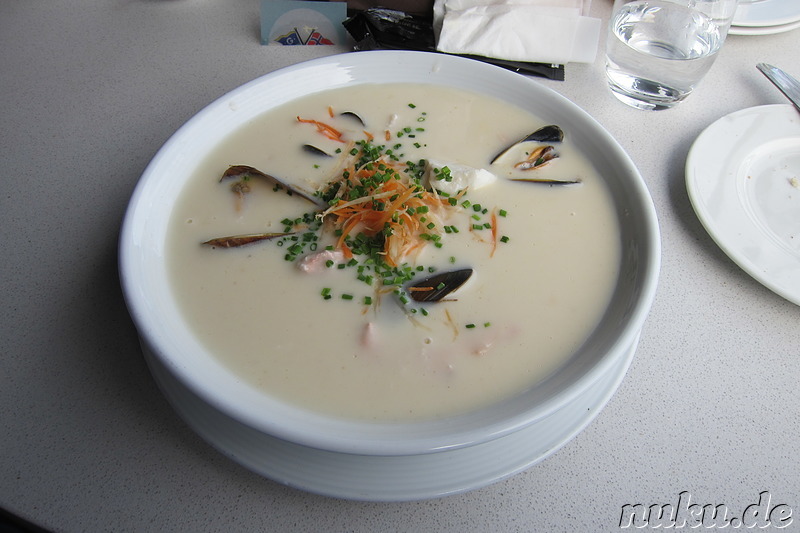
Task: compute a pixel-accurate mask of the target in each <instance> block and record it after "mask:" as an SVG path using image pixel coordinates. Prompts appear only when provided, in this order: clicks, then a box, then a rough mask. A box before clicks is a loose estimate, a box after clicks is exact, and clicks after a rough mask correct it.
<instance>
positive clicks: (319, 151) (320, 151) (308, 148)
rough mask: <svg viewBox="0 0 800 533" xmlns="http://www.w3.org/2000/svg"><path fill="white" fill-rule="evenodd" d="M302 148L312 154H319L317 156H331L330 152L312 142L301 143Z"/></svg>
mask: <svg viewBox="0 0 800 533" xmlns="http://www.w3.org/2000/svg"><path fill="white" fill-rule="evenodd" d="M303 150H304V151H306V152H308V153H309V154H312V155H319V156H322V157H333V156H332V155H331V154H329V153H328V152H326V151H325V150H323V149H321V148H317V147H316V146H314V145H313V144H304V145H303Z"/></svg>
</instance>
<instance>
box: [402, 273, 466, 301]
mask: <svg viewBox="0 0 800 533" xmlns="http://www.w3.org/2000/svg"><path fill="white" fill-rule="evenodd" d="M470 276H472V269H471V268H462V269H460V270H451V271H449V272H441V273H439V274H434V275H433V276H430V277H428V278H425V279H424V280H422V281H418V282H416V283H412V284H410V285H407V286H406V291H407V292H408V294H409V296H411V298H412V299H413V300H415V301H417V302H438V301H440V300H442V299H443V298H445V297H446V296H447V295H449V294H450V293H452V292H454V291H455V290H456V289H458V288H459V287H461V286H462V285H463V284H464V283H466V281H467V280H468V279H469V278H470ZM440 285H441V287H440Z"/></svg>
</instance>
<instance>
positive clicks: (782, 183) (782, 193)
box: [686, 104, 800, 305]
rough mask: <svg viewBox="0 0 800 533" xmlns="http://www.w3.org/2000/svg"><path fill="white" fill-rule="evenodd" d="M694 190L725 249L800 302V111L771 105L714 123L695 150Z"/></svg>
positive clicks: (689, 179)
mask: <svg viewBox="0 0 800 533" xmlns="http://www.w3.org/2000/svg"><path fill="white" fill-rule="evenodd" d="M686 188H687V190H688V193H689V198H690V199H691V201H692V205H693V206H694V209H695V212H696V213H697V216H698V217H699V218H700V221H701V222H702V223H703V225H704V226H705V228H706V230H708V232H709V233H710V234H711V237H712V238H713V239H714V240H715V241H716V242H717V244H718V245H719V246H720V248H722V249H723V250H724V251H725V253H727V254H728V256H730V258H731V259H733V260H734V261H735V262H736V263H737V264H738V265H739V266H740V267H742V268H743V269H744V270H745V271H746V272H747V273H749V274H750V275H751V276H753V277H754V278H755V279H757V280H758V281H759V282H761V283H762V284H764V285H765V286H766V287H768V288H770V289H772V290H773V291H775V292H776V293H778V294H779V295H781V296H783V297H784V298H786V299H787V300H789V301H791V302H793V303H795V304H798V305H800V113H798V112H797V110H796V109H795V108H794V107H792V106H790V105H783V104H779V105H767V106H758V107H752V108H749V109H743V110H741V111H737V112H735V113H731V114H730V115H728V116H726V117H723V118H721V119H719V120H718V121H716V122H714V123H713V124H712V125H711V126H709V127H708V128H706V130H705V131H703V133H701V134H700V136H699V137H698V138H697V140H696V141H695V143H694V145H693V146H692V148H691V150H690V151H689V157H688V158H687V161H686Z"/></svg>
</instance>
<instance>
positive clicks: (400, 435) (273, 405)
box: [118, 51, 661, 455]
mask: <svg viewBox="0 0 800 533" xmlns="http://www.w3.org/2000/svg"><path fill="white" fill-rule="evenodd" d="M375 65H380V66H381V68H380V69H379V71H380V72H379V73H376V74H375V75H376V76H380V75H382V74H381V73H383V74H386V75H388V76H389V77H391V76H394V77H395V79H390V80H388V81H389V82H398V81H403V80H400V79H397V77H398V76H399V75H400V74H404V75H409V74H413V75H414V76H416V79H419V80H424V81H423V83H433V84H442V85H449V86H457V85H456V83H462V84H467V85H472V86H468V87H465V88H466V89H468V90H470V89H472V90H477V91H478V92H482V91H485V90H487V87H490V88H497V90H498V91H499V92H500V93H501V94H507V91H517V92H518V91H525V94H526V97H527V94H528V93H530V95H531V98H536V99H537V100H539V101H542V102H544V103H546V104H548V105H549V106H550V108H551V109H555V110H556V111H555V113H556V114H559V113H561V114H563V115H564V116H568V117H571V119H572V120H577V121H578V122H579V123H580V124H581V130H582V131H581V132H580V134H581V135H582V136H583V138H584V139H591V141H590V142H592V143H596V144H597V146H598V147H599V148H598V149H600V148H601V149H602V150H603V151H604V152H603V153H604V154H605V157H607V160H608V162H609V163H611V164H614V165H615V166H616V168H617V170H618V172H619V173H621V174H622V175H624V176H626V179H627V182H626V184H625V189H624V191H623V192H624V194H626V195H627V201H628V202H629V204H630V205H628V204H626V205H627V206H628V207H631V206H633V207H634V208H635V211H636V212H635V213H634V215H635V216H636V220H635V221H634V222H635V223H636V224H635V225H636V227H635V228H634V229H629V230H628V231H630V232H633V231H635V232H638V235H641V236H644V238H643V239H640V241H641V242H638V243H636V254H637V257H636V258H634V262H635V263H636V268H635V273H634V274H635V276H636V295H634V297H632V301H631V302H629V304H628V305H629V308H628V309H626V310H625V313H624V316H625V322H624V323H623V324H622V326H621V329H620V331H619V334H618V335H616V336H615V337H614V338H612V339H604V343H605V346H606V349H605V350H604V352H603V353H602V354H601V355H600V356H595V357H589V356H587V359H588V361H583V362H582V364H583V366H584V367H585V368H583V369H581V371H580V372H579V375H578V376H577V377H574V378H571V379H566V378H564V379H562V380H561V381H559V380H558V379H555V381H553V382H552V384H551V386H550V390H547V389H546V388H543V389H540V392H539V393H538V396H535V395H534V394H533V393H532V394H531V395H530V396H528V395H527V394H526V393H523V395H520V396H518V397H515V398H511V399H509V400H508V401H506V402H500V403H499V404H495V405H492V406H489V407H487V408H486V409H482V410H479V411H477V412H472V413H467V414H464V415H456V416H453V417H448V418H444V419H439V420H427V421H419V422H385V423H383V422H378V423H373V422H362V421H353V420H343V419H336V418H334V417H331V416H328V415H321V414H318V413H313V412H309V411H307V410H304V409H300V408H298V407H295V406H292V405H288V404H286V403H285V402H283V401H280V400H277V399H275V398H266V395H265V394H263V393H261V392H260V391H257V390H255V389H254V388H253V387H251V386H249V385H247V384H245V383H244V382H242V381H241V380H240V379H238V378H236V377H235V376H233V375H231V373H230V372H228V375H222V376H214V379H213V381H214V383H213V384H214V386H215V387H223V388H222V389H219V388H212V387H211V386H210V385H212V379H211V376H212V375H213V374H214V372H223V373H225V372H226V369H224V367H222V365H221V364H220V363H216V365H217V366H215V363H214V362H213V361H206V357H205V356H207V355H208V354H204V355H205V356H204V357H203V359H202V361H201V363H202V364H204V365H206V366H204V367H202V368H195V365H194V364H192V365H188V364H187V361H186V360H185V359H184V358H183V356H185V354H186V353H187V352H189V353H192V354H193V355H192V356H194V352H193V351H192V350H193V349H194V350H197V349H200V350H202V347H201V346H199V345H198V344H195V345H193V346H189V347H188V348H187V346H186V345H185V344H191V340H190V339H187V338H186V336H185V335H183V336H181V334H180V332H178V334H175V332H174V331H169V330H168V327H167V326H165V324H166V323H167V321H168V319H169V318H174V317H172V316H171V315H169V316H165V315H164V313H165V312H166V311H165V308H168V307H169V304H170V302H169V298H168V296H165V295H163V294H162V295H154V294H153V293H154V291H156V290H157V289H156V288H154V287H153V286H152V285H153V284H155V285H159V284H163V282H164V280H163V279H160V278H159V277H158V276H155V277H154V276H152V275H149V274H148V271H147V270H146V267H147V265H146V264H145V263H146V261H148V260H151V261H152V259H153V258H154V257H155V258H158V257H160V258H162V259H163V249H159V243H155V245H154V243H153V242H152V239H151V240H148V238H150V237H153V236H152V235H148V233H147V232H148V229H150V228H149V227H148V226H146V224H147V223H148V220H151V219H152V214H153V212H158V210H157V208H158V207H159V206H166V208H167V211H169V206H168V205H167V204H166V203H164V202H162V203H159V201H158V199H154V198H153V191H155V190H157V188H158V187H159V183H160V182H163V179H161V173H162V171H163V169H164V167H165V165H168V164H169V163H170V161H171V160H175V159H176V158H180V159H181V160H182V161H185V160H188V158H189V157H190V156H189V155H188V153H190V152H192V151H191V150H182V145H183V144H184V143H186V142H188V140H189V139H190V138H191V136H192V135H193V133H194V132H196V131H199V129H200V128H205V127H207V126H208V125H209V124H211V123H214V121H215V120H217V119H218V117H219V116H220V115H224V120H225V121H229V122H230V124H233V126H231V127H234V126H235V124H236V121H237V120H239V121H240V120H242V113H241V110H242V109H245V110H250V109H253V108H256V107H259V106H264V105H267V106H269V107H267V108H266V109H265V110H268V109H269V108H271V107H273V106H274V105H276V104H275V103H274V102H270V101H268V102H266V103H263V102H260V101H259V103H256V101H257V100H259V98H260V100H263V99H264V98H263V91H264V89H265V87H271V88H276V87H277V88H279V90H278V91H277V92H278V93H280V95H279V96H277V97H276V98H278V99H280V98H288V99H293V98H296V97H297V96H304V95H306V94H310V93H311V92H317V91H318V90H327V89H330V88H334V87H339V86H343V85H346V84H351V83H370V81H369V80H364V79H361V78H359V75H360V73H361V72H363V71H364V70H365V69H367V68H372V67H374V66H375ZM387 73H388V74H387ZM320 77H324V80H325V83H324V84H323V87H322V88H318V87H314V88H312V89H303V90H306V91H307V92H303V93H302V94H300V95H297V94H296V92H297V87H298V84H304V83H308V82H309V80H311V81H315V80H316V81H318V80H319V79H320ZM453 77H455V78H456V79H455V80H454V79H453ZM370 79H372V78H370ZM471 80H478V81H474V82H473V81H471ZM292 94H294V95H295V96H293V97H292V96H290V95H292ZM515 94H516V93H515ZM500 97H501V98H502V97H503V96H502V95H501V96H500ZM548 112H550V111H548ZM237 113H239V114H238V115H237ZM539 114H541V113H539ZM251 118H252V116H251ZM226 124H228V122H226ZM230 124H229V125H230ZM239 124H241V122H239ZM195 159H196V158H195ZM616 200H617V199H615V201H616ZM620 201H621V200H620ZM162 244H163V243H162ZM154 246H155V248H156V249H155V250H154V251H153V250H151V249H150V248H152V247H154ZM148 247H150V248H148ZM118 253H119V274H120V280H121V285H122V289H123V295H124V298H125V302H126V305H127V306H128V309H129V312H130V315H131V317H132V319H133V321H134V323H135V325H136V328H137V330H138V332H139V336H140V339H141V342H142V343H144V344H145V345H146V346H147V347H148V348H149V349H150V351H151V352H152V353H153V354H154V355H155V356H156V357H158V358H159V361H160V362H162V363H163V364H164V366H165V367H166V368H167V369H168V371H170V372H171V373H173V374H174V375H175V376H176V377H177V378H178V379H179V380H180V381H181V382H182V383H183V384H184V385H186V386H188V387H189V388H190V389H191V390H192V391H193V392H195V393H196V394H197V395H198V396H200V397H201V398H203V399H204V400H205V401H206V402H208V403H210V404H211V405H212V406H214V407H216V408H217V409H219V410H220V411H222V412H224V413H226V414H227V415H229V416H231V417H233V418H235V419H236V420H238V421H240V422H243V423H245V424H247V425H249V426H251V427H254V428H256V429H258V430H260V431H263V432H265V433H268V434H270V435H273V436H275V437H278V438H281V439H284V440H288V441H291V442H295V443H298V444H301V445H305V446H310V447H314V448H319V449H325V450H330V451H334V452H343V453H356V454H364V455H413V454H420V453H432V452H436V451H442V450H447V449H453V448H459V447H463V446H470V445H473V444H478V443H481V442H485V441H488V440H491V439H495V438H498V437H501V436H504V435H507V434H509V433H511V432H513V431H517V430H519V429H521V428H523V427H527V426H528V425H530V424H532V423H534V422H536V421H537V420H540V419H542V418H543V417H546V416H549V415H550V414H552V413H554V412H555V411H556V410H557V409H558V408H559V407H560V406H562V405H564V404H565V403H567V402H569V401H571V400H572V399H574V398H575V397H576V396H578V395H579V394H581V393H582V392H583V391H584V390H586V389H587V388H588V387H590V386H591V385H592V384H593V383H594V382H595V381H596V380H597V379H599V378H600V377H601V376H602V375H604V374H605V372H606V370H607V369H608V368H609V367H610V366H611V365H613V364H614V362H615V361H616V358H617V357H620V356H622V355H624V353H625V352H626V350H627V349H628V348H629V347H630V346H631V345H632V343H633V342H634V340H635V339H636V338H637V336H638V334H639V332H640V331H641V329H642V326H643V324H644V322H645V319H646V317H647V315H648V313H649V310H650V307H651V305H652V302H653V300H654V297H655V292H656V287H657V282H658V275H659V269H660V260H661V241H660V232H659V227H658V220H657V217H656V212H655V208H654V206H653V202H652V199H651V197H650V194H649V192H648V190H647V186H646V184H645V182H644V180H643V178H642V176H641V174H640V173H639V171H638V169H637V168H636V166H635V165H634V163H633V161H632V160H631V158H630V157H629V156H628V154H627V153H626V152H625V151H624V150H623V149H622V147H621V146H620V145H619V143H618V142H617V141H616V140H615V139H614V138H613V137H612V136H611V134H610V133H609V132H608V131H607V130H605V128H603V127H602V126H601V125H600V124H599V123H598V122H597V121H596V120H595V119H594V118H592V117H591V116H590V115H589V114H588V113H586V112H585V111H583V110H582V109H581V108H580V107H578V106H577V105H576V104H574V103H573V102H571V101H570V100H568V99H567V98H565V97H564V96H562V95H560V94H558V93H557V92H555V91H554V90H552V89H550V88H548V87H545V86H543V85H541V84H539V83H537V82H536V81H534V80H532V79H530V78H527V77H525V76H522V75H520V74H517V73H513V72H511V71H508V70H505V69H502V68H500V67H496V66H493V65H489V64H486V63H482V62H478V61H475V60H472V59H466V58H460V57H457V56H449V55H443V54H434V53H429V52H415V51H368V52H357V53H345V54H337V55H332V56H327V57H323V58H318V59H313V60H310V61H305V62H302V63H298V64H295V65H291V66H288V67H284V68H282V69H279V70H276V71H273V72H271V73H268V74H266V75H263V76H260V77H258V78H256V79H254V80H252V81H250V82H248V83H246V84H244V85H242V86H240V87H238V88H236V89H233V90H232V91H230V92H228V93H226V94H225V95H223V96H221V97H219V98H218V99H216V100H215V101H213V102H212V103H211V104H209V105H207V106H206V107H205V108H203V109H202V110H201V111H200V112H198V113H197V114H196V115H195V116H194V117H192V118H191V119H190V120H189V121H187V122H186V123H185V124H184V125H183V126H181V127H180V128H179V129H178V130H177V131H176V132H175V133H174V134H173V135H172V136H171V137H170V138H169V139H168V140H167V142H166V143H165V144H164V145H163V146H162V148H161V149H160V150H159V151H158V152H157V153H156V155H155V156H154V157H153V159H152V161H151V162H150V164H149V165H148V166H147V167H146V169H145V171H144V172H143V174H142V177H141V179H140V180H139V182H138V183H137V185H136V187H135V189H134V192H133V194H132V196H131V200H130V202H129V205H128V208H127V211H126V213H125V217H124V220H123V224H122V228H121V231H120V239H119V250H118ZM148 254H149V255H148ZM159 254H160V255H159ZM621 275H622V274H621ZM148 276H149V277H148ZM162 288H163V286H162ZM165 298H166V299H165ZM590 340H592V338H591V337H590ZM181 342H184V345H182V344H181ZM587 350H588V348H587ZM193 363H194V362H193ZM219 379H222V380H223V381H224V385H218V382H219V381H218V380H219ZM233 390H236V395H231V394H230V392H231V391H233ZM537 398H538V399H539V400H540V401H537V402H535V405H529V404H530V400H531V399H537ZM262 400H263V401H262ZM253 401H255V402H256V405H254V404H253V403H252V402H253ZM265 410H267V411H269V412H270V414H271V416H270V417H267V418H265V417H264V416H263V412H264V411H265Z"/></svg>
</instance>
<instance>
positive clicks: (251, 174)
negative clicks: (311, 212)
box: [219, 165, 325, 207]
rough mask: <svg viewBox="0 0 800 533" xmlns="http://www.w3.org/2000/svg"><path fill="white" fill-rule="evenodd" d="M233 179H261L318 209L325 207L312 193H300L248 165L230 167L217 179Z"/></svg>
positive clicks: (295, 188)
mask: <svg viewBox="0 0 800 533" xmlns="http://www.w3.org/2000/svg"><path fill="white" fill-rule="evenodd" d="M233 178H261V179H263V180H266V181H268V182H271V183H276V184H278V185H280V186H281V187H283V188H284V189H286V190H287V191H289V193H291V194H296V195H298V196H300V197H301V198H304V199H305V200H308V201H309V202H311V203H313V204H315V205H317V206H319V207H324V206H325V204H324V202H323V201H322V200H321V199H320V198H317V197H316V196H314V194H313V193H311V192H308V191H302V190H300V189H298V188H297V187H295V186H292V185H289V184H288V183H286V182H284V181H283V180H281V179H278V178H276V177H275V176H271V175H269V174H265V173H264V172H261V171H260V170H258V169H257V168H254V167H251V166H248V165H231V166H230V167H228V169H227V170H226V171H225V172H223V173H222V177H221V178H220V179H219V181H223V180H226V179H233Z"/></svg>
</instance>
